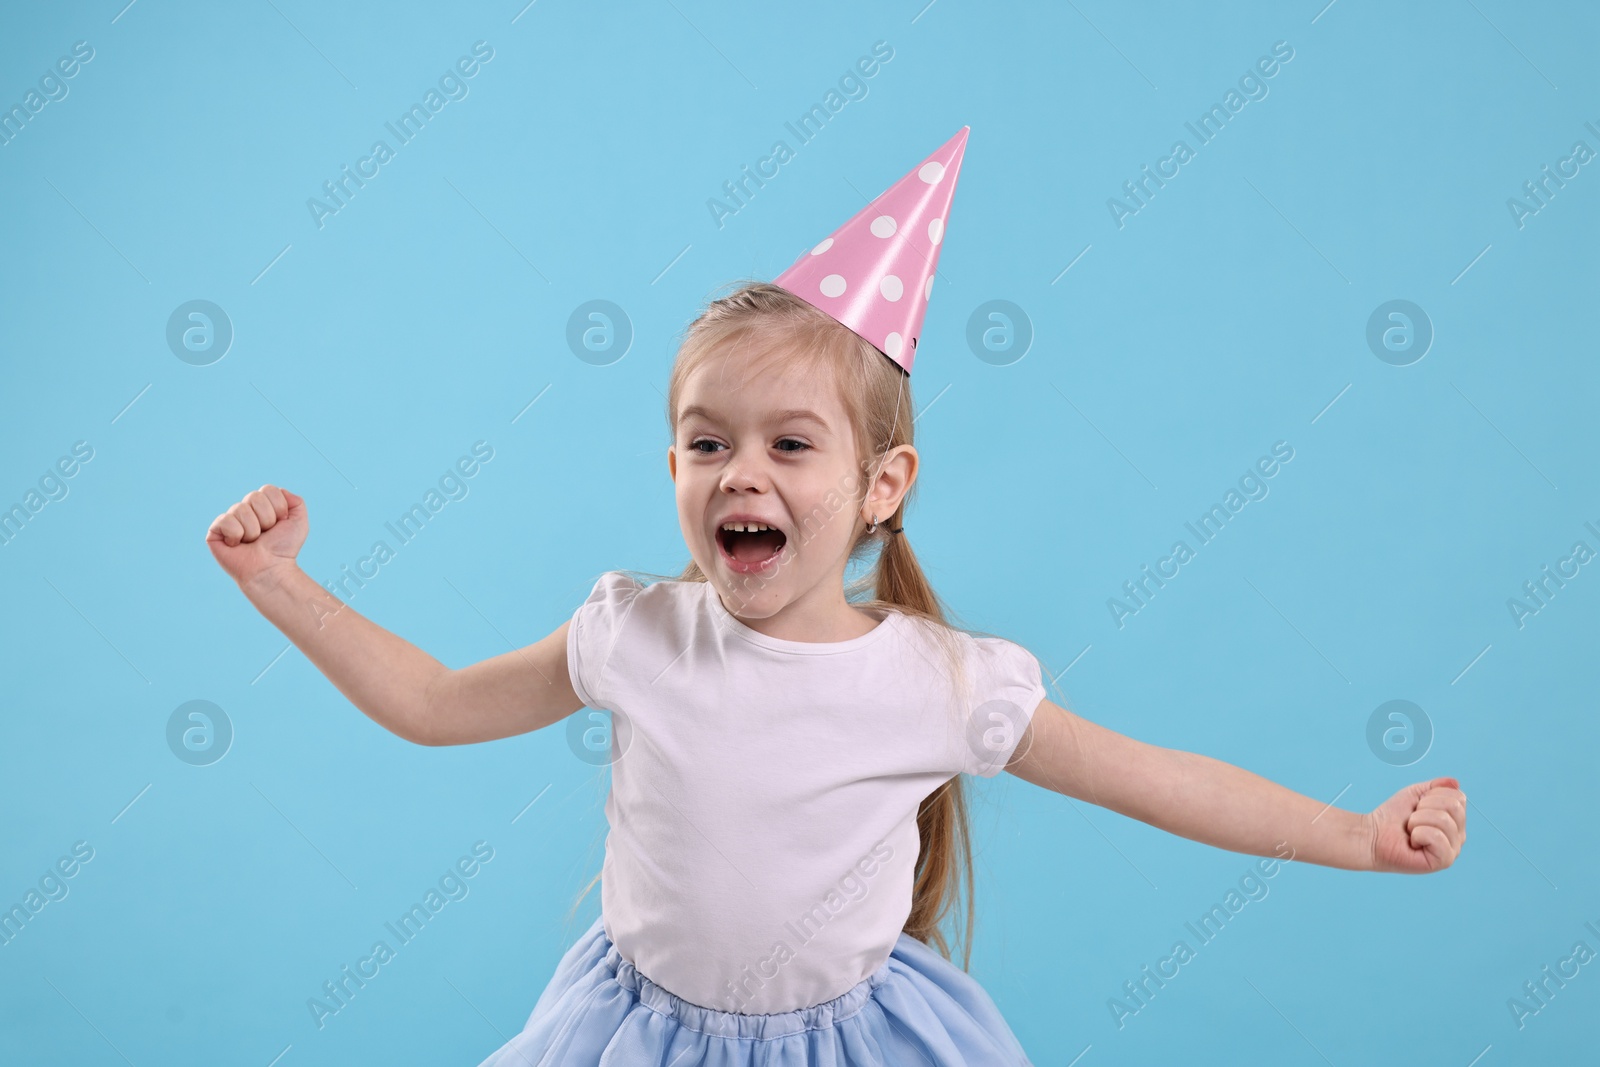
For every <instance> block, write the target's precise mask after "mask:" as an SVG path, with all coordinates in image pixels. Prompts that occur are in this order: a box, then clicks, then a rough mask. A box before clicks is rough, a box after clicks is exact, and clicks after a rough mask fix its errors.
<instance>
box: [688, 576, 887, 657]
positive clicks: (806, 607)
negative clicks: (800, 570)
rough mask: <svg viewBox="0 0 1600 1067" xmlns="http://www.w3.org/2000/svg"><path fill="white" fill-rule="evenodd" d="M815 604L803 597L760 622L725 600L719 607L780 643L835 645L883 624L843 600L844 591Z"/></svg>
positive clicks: (878, 619) (717, 592)
mask: <svg viewBox="0 0 1600 1067" xmlns="http://www.w3.org/2000/svg"><path fill="white" fill-rule="evenodd" d="M812 592H818V590H813V591H812ZM712 593H713V594H714V595H716V596H718V597H719V598H721V593H720V591H718V590H716V589H715V588H713V590H712ZM818 601H819V602H818V603H811V602H809V601H808V599H807V597H806V596H802V597H800V598H799V599H797V600H794V601H791V602H790V603H788V604H786V605H784V607H783V608H781V609H780V610H778V611H777V612H775V613H773V614H772V615H769V616H767V617H766V618H760V619H752V618H748V617H746V616H743V615H740V614H739V613H738V612H736V611H734V610H733V609H732V608H731V607H729V606H728V602H727V599H726V598H722V606H723V608H724V609H725V610H727V612H728V614H730V615H732V616H733V617H734V618H736V619H738V620H739V621H740V622H742V623H743V624H744V625H746V626H748V627H750V629H752V630H755V631H756V632H757V633H760V634H764V635H766V636H767V637H772V638H776V639H778V640H780V641H802V642H806V643H810V644H837V643H839V642H841V641H851V640H854V639H855V638H857V637H863V636H865V635H867V634H869V633H871V632H872V631H873V630H874V629H876V628H877V627H878V625H879V624H880V623H881V622H882V621H883V620H882V619H880V618H878V617H876V616H874V615H872V614H870V613H868V612H866V611H863V610H862V609H860V608H858V607H855V606H854V605H853V604H851V603H850V602H849V601H848V600H846V599H845V598H844V591H843V589H840V590H838V591H837V592H836V593H835V596H834V597H833V598H827V599H824V598H821V597H819V598H818Z"/></svg>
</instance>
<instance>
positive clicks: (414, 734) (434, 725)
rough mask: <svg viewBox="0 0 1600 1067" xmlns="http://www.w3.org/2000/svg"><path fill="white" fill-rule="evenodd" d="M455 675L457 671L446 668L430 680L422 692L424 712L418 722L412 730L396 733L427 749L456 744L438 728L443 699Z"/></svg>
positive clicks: (412, 724)
mask: <svg viewBox="0 0 1600 1067" xmlns="http://www.w3.org/2000/svg"><path fill="white" fill-rule="evenodd" d="M454 674H455V671H453V670H451V669H450V668H448V667H446V668H444V669H442V670H440V671H438V672H437V673H436V674H434V676H433V677H432V678H430V679H429V680H428V684H427V685H426V686H425V687H424V688H423V690H422V711H421V712H420V714H419V715H418V716H417V719H416V721H414V722H412V723H411V724H410V729H408V730H405V731H399V730H396V731H395V732H396V733H397V734H399V736H400V737H402V738H404V739H405V740H407V741H410V742H411V743H412V744H414V745H423V746H425V747H427V748H442V747H444V746H445V745H450V744H454V742H453V741H451V740H450V739H449V738H448V737H445V736H444V735H443V734H441V733H440V731H439V728H438V727H439V723H440V721H441V718H442V716H441V714H440V711H441V708H442V707H443V706H444V700H443V698H444V697H445V695H446V693H447V692H448V688H447V687H448V686H449V682H450V678H451V676H452V675H454Z"/></svg>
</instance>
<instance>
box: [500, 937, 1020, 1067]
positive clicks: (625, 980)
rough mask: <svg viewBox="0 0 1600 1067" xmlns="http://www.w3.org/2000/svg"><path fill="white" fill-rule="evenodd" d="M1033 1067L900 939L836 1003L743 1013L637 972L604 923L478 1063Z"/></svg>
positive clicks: (976, 994) (978, 996)
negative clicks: (706, 1003)
mask: <svg viewBox="0 0 1600 1067" xmlns="http://www.w3.org/2000/svg"><path fill="white" fill-rule="evenodd" d="M557 1064H560V1065H561V1067H701V1065H706V1067H747V1065H749V1067H755V1065H760V1067H907V1065H927V1067H989V1065H991V1064H992V1065H995V1067H1031V1064H1030V1061H1029V1060H1028V1057H1027V1055H1026V1054H1025V1053H1024V1052H1023V1051H1022V1046H1021V1045H1020V1044H1019V1043H1018V1042H1017V1039H1016V1037H1015V1036H1014V1035H1013V1034H1012V1033H1011V1029H1010V1028H1009V1027H1008V1026H1007V1025H1006V1022H1005V1020H1004V1019H1003V1018H1001V1016H1000V1011H999V1009H998V1008H996V1007H995V1005H994V1001H993V1000H991V999H990V998H989V994H987V993H985V992H984V991H983V987H982V986H980V985H978V983H977V982H976V981H975V980H974V979H973V978H972V976H970V975H969V974H967V973H966V972H965V971H963V970H961V969H960V968H958V967H956V966H955V965H954V964H953V963H951V962H950V961H948V960H946V959H945V958H944V957H943V956H941V955H939V954H938V953H937V952H935V951H934V950H933V949H931V948H929V947H928V946H927V945H924V944H923V943H922V942H920V941H918V940H916V939H915V938H913V937H911V936H910V935H909V934H905V933H902V934H901V935H900V939H899V941H898V942H896V944H895V947H894V951H893V952H891V953H890V954H889V958H888V960H886V961H885V962H884V964H883V966H882V967H879V968H878V969H877V971H875V972H874V973H873V974H871V975H869V976H868V977H866V978H864V979H862V980H861V981H860V982H858V983H857V984H856V985H855V986H853V987H851V988H850V989H848V990H846V991H845V992H844V993H842V994H841V995H839V996H837V997H835V998H834V999H832V1000H829V1001H824V1002H823V1003H821V1004H816V1005H813V1006H812V1007H809V1008H801V1009H800V1010H798V1011H788V1012H781V1013H777V1014H772V1015H746V1014H739V1013H735V1012H725V1011H717V1010H714V1009H712V1008H703V1007H700V1006H699V1005H697V1004H691V1003H689V1002H688V1001H686V1000H682V999H680V998H679V997H677V996H674V995H673V994H671V993H669V992H667V991H666V990H665V989H662V988H661V987H660V986H658V985H656V984H655V983H654V982H652V981H651V980H650V979H649V978H646V977H645V976H644V975H642V974H640V973H639V972H638V971H637V970H636V969H635V968H634V966H633V964H631V963H629V962H628V961H627V960H625V959H623V958H622V954H621V953H620V952H619V951H618V950H617V947H616V946H615V945H614V944H612V943H611V939H610V938H609V937H607V936H606V933H605V929H604V928H603V925H602V923H601V921H600V920H599V919H596V920H595V921H594V925H593V926H591V927H589V929H588V931H587V932H586V933H585V934H584V935H583V936H582V937H580V938H578V941H577V943H576V944H574V945H573V946H572V947H571V948H570V949H568V950H567V953H566V955H565V956H563V957H562V958H561V962H560V963H559V964H558V965H557V966H556V973H555V976H554V977H553V978H551V979H550V984H549V985H548V986H546V987H545V991H544V992H543V993H542V994H541V995H540V997H539V1002H538V1003H537V1004H536V1005H535V1006H534V1009H533V1014H532V1015H530V1016H529V1017H528V1022H527V1025H526V1026H524V1027H523V1029H522V1032H521V1033H519V1034H517V1035H516V1036H515V1037H513V1038H512V1039H511V1040H510V1041H508V1042H506V1043H505V1044H504V1045H502V1046H501V1047H500V1048H499V1049H497V1050H496V1051H495V1052H494V1053H493V1054H492V1055H490V1056H489V1058H488V1059H486V1060H484V1061H483V1063H482V1064H480V1065H479V1067H555V1065H557Z"/></svg>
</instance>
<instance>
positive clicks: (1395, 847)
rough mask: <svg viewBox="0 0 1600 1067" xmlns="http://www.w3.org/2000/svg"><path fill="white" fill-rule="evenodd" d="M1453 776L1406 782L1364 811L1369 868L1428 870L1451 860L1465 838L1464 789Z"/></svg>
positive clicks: (1400, 871) (1408, 871) (1439, 868)
mask: <svg viewBox="0 0 1600 1067" xmlns="http://www.w3.org/2000/svg"><path fill="white" fill-rule="evenodd" d="M1460 787H1461V783H1460V782H1458V781H1456V780H1455V779H1454V778H1435V779H1433V780H1432V781H1430V782H1418V783H1416V784H1415V785H1408V786H1406V787H1405V788H1404V789H1402V790H1400V792H1398V793H1396V794H1395V795H1394V796H1392V797H1390V798H1389V799H1388V800H1386V801H1384V802H1383V804H1382V805H1381V806H1380V807H1378V808H1377V809H1375V810H1374V811H1372V812H1370V813H1368V815H1367V817H1366V818H1367V824H1368V828H1369V830H1370V831H1371V834H1372V869H1373V870H1374V871H1385V872H1392V873H1397V874H1428V873H1430V872H1432V871H1442V870H1444V869H1445V868H1446V867H1448V866H1450V864H1452V863H1454V862H1455V859H1456V856H1457V855H1458V854H1459V853H1460V852H1461V846H1462V845H1464V844H1465V843H1466V840H1467V794H1465V793H1463V792H1462V791H1461V788H1460Z"/></svg>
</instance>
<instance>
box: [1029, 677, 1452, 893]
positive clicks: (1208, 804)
mask: <svg viewBox="0 0 1600 1067" xmlns="http://www.w3.org/2000/svg"><path fill="white" fill-rule="evenodd" d="M1006 770H1008V771H1010V772H1011V773H1012V774H1014V775H1016V776H1017V777H1019V778H1022V779H1024V780H1026V781H1029V782H1032V783H1033V784H1034V785H1037V786H1041V787H1043V788H1045V789H1049V790H1052V791H1053V792H1057V793H1061V794H1064V795H1066V796H1070V797H1076V798H1078V799H1079V800H1087V801H1089V802H1090V803H1093V804H1098V805H1100V806H1101V807H1105V808H1110V809H1111V810H1112V811H1115V812H1119V813H1120V814H1123V815H1127V816H1129V817H1130V818H1134V819H1138V820H1140V821H1141V822H1147V823H1149V824H1150V825H1152V826H1155V827H1159V828H1160V829H1162V830H1166V831H1167V832H1169V833H1174V834H1178V835H1180V836H1182V837H1187V838H1190V839H1191V840H1194V841H1200V842H1203V843H1205V844H1208V845H1215V846H1216V847H1217V848H1225V849H1228V850H1230V851H1233V852H1245V853H1249V854H1250V855H1254V856H1273V855H1280V854H1281V853H1280V852H1279V851H1278V848H1279V846H1280V845H1281V844H1287V845H1288V846H1289V847H1290V848H1292V849H1293V850H1294V852H1293V856H1294V858H1295V859H1297V860H1304V861H1309V862H1311V863H1318V864H1322V865H1323V866H1327V867H1342V868H1344V869H1346V870H1353V871H1394V872H1401V873H1407V874H1426V873H1428V872H1430V871H1437V870H1443V869H1444V868H1446V867H1448V866H1450V864H1451V863H1453V862H1454V861H1455V858H1456V855H1457V854H1458V853H1459V852H1460V851H1461V845H1462V844H1463V842H1465V840H1466V815H1467V798H1466V794H1464V793H1462V792H1461V790H1460V788H1459V786H1460V783H1459V782H1457V781H1456V779H1454V778H1435V779H1432V780H1431V781H1427V782H1419V783H1417V784H1415V785H1409V786H1407V787H1406V788H1404V789H1402V790H1401V791H1400V792H1398V793H1396V794H1395V795H1394V796H1393V797H1391V798H1390V799H1389V800H1387V801H1385V802H1384V804H1383V805H1382V806H1380V807H1379V808H1377V809H1375V810H1374V811H1371V812H1368V813H1366V814H1361V813H1359V812H1353V811H1345V810H1343V809H1340V808H1334V807H1329V806H1328V805H1327V804H1324V803H1323V802H1322V801H1320V800H1315V799H1313V798H1311V797H1308V796H1305V795H1303V794H1301V793H1296V792H1294V791H1293V790H1291V789H1286V788H1284V787H1283V786H1281V785H1278V784H1277V783H1275V782H1271V781H1268V780H1267V779H1265V778H1262V777H1261V776H1259V775H1256V774H1252V773H1251V772H1249V771H1247V770H1245V769H1243V768H1242V767H1235V766H1234V765H1232V764H1231V763H1224V762H1222V761H1221V760H1215V759H1212V758H1211V757H1209V756H1202V755H1199V754H1198V753H1194V752H1184V751H1181V750H1179V749H1172V748H1161V747H1159V746H1156V745H1149V744H1145V743H1144V742H1142V741H1137V740H1134V739H1133V738H1131V737H1128V736H1126V735H1124V734H1119V733H1117V732H1116V731H1115V730H1108V729H1106V728H1105V727H1103V726H1098V725H1096V724H1095V723H1092V722H1089V721H1088V720H1087V719H1083V718H1080V717H1079V716H1077V715H1074V714H1073V713H1072V712H1070V711H1068V710H1066V709H1065V708H1062V707H1059V706H1057V705H1055V704H1052V703H1051V702H1050V701H1048V700H1045V701H1042V702H1041V703H1040V704H1039V708H1038V710H1037V711H1035V712H1034V714H1033V719H1032V721H1031V722H1030V723H1029V725H1028V729H1027V731H1026V732H1025V733H1024V734H1023V736H1022V740H1021V741H1020V742H1019V743H1018V744H1017V748H1016V753H1015V754H1014V755H1013V756H1012V758H1011V762H1010V763H1008V764H1007V765H1006Z"/></svg>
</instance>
